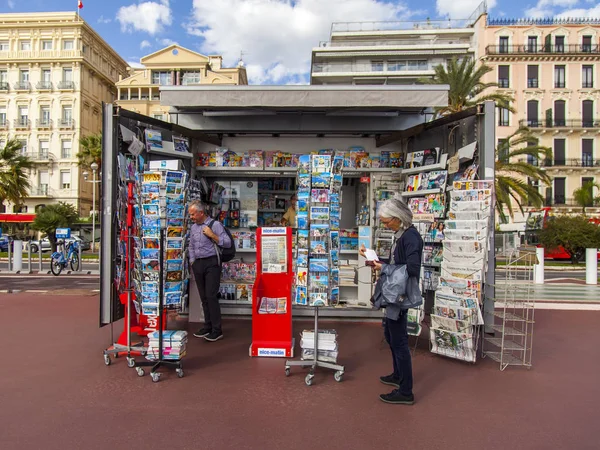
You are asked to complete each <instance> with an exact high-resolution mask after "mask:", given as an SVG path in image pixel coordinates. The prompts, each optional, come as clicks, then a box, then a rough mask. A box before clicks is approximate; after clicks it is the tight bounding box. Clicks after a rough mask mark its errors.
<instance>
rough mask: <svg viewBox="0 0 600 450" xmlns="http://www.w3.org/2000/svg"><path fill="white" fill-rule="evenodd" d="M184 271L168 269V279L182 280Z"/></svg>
mask: <svg viewBox="0 0 600 450" xmlns="http://www.w3.org/2000/svg"><path fill="white" fill-rule="evenodd" d="M182 279H183V272H182V271H181V270H177V271H167V281H182Z"/></svg>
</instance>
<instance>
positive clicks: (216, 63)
mask: <svg viewBox="0 0 600 450" xmlns="http://www.w3.org/2000/svg"><path fill="white" fill-rule="evenodd" d="M222 62H223V57H222V56H218V55H213V56H209V57H208V64H210V68H211V70H213V71H215V70H221V63H222Z"/></svg>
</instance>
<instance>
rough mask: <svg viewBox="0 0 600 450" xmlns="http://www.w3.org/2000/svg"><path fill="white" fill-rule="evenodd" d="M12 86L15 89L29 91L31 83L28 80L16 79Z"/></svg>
mask: <svg viewBox="0 0 600 450" xmlns="http://www.w3.org/2000/svg"><path fill="white" fill-rule="evenodd" d="M13 87H14V89H15V91H30V90H31V83H30V82H29V81H17V82H16V83H15V84H14V85H13Z"/></svg>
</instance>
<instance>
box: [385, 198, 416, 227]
mask: <svg viewBox="0 0 600 450" xmlns="http://www.w3.org/2000/svg"><path fill="white" fill-rule="evenodd" d="M401 198H402V197H400V196H399V195H398V194H396V196H394V198H390V199H388V200H386V201H385V202H383V204H382V205H381V206H380V207H379V217H384V218H386V219H393V218H397V219H400V222H402V227H403V228H408V227H410V226H411V225H412V222H413V214H412V211H411V210H410V208H409V207H408V205H407V204H406V203H404V201H403V200H401Z"/></svg>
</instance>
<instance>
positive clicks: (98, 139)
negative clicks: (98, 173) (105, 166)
mask: <svg viewBox="0 0 600 450" xmlns="http://www.w3.org/2000/svg"><path fill="white" fill-rule="evenodd" d="M76 156H77V160H78V164H79V166H80V167H84V168H86V169H90V166H91V164H92V163H96V164H98V167H99V168H100V167H102V134H101V133H96V134H90V135H88V136H84V137H82V138H80V139H79V152H78V153H77V155H76ZM90 170H91V169H90ZM98 170H100V169H98Z"/></svg>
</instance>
